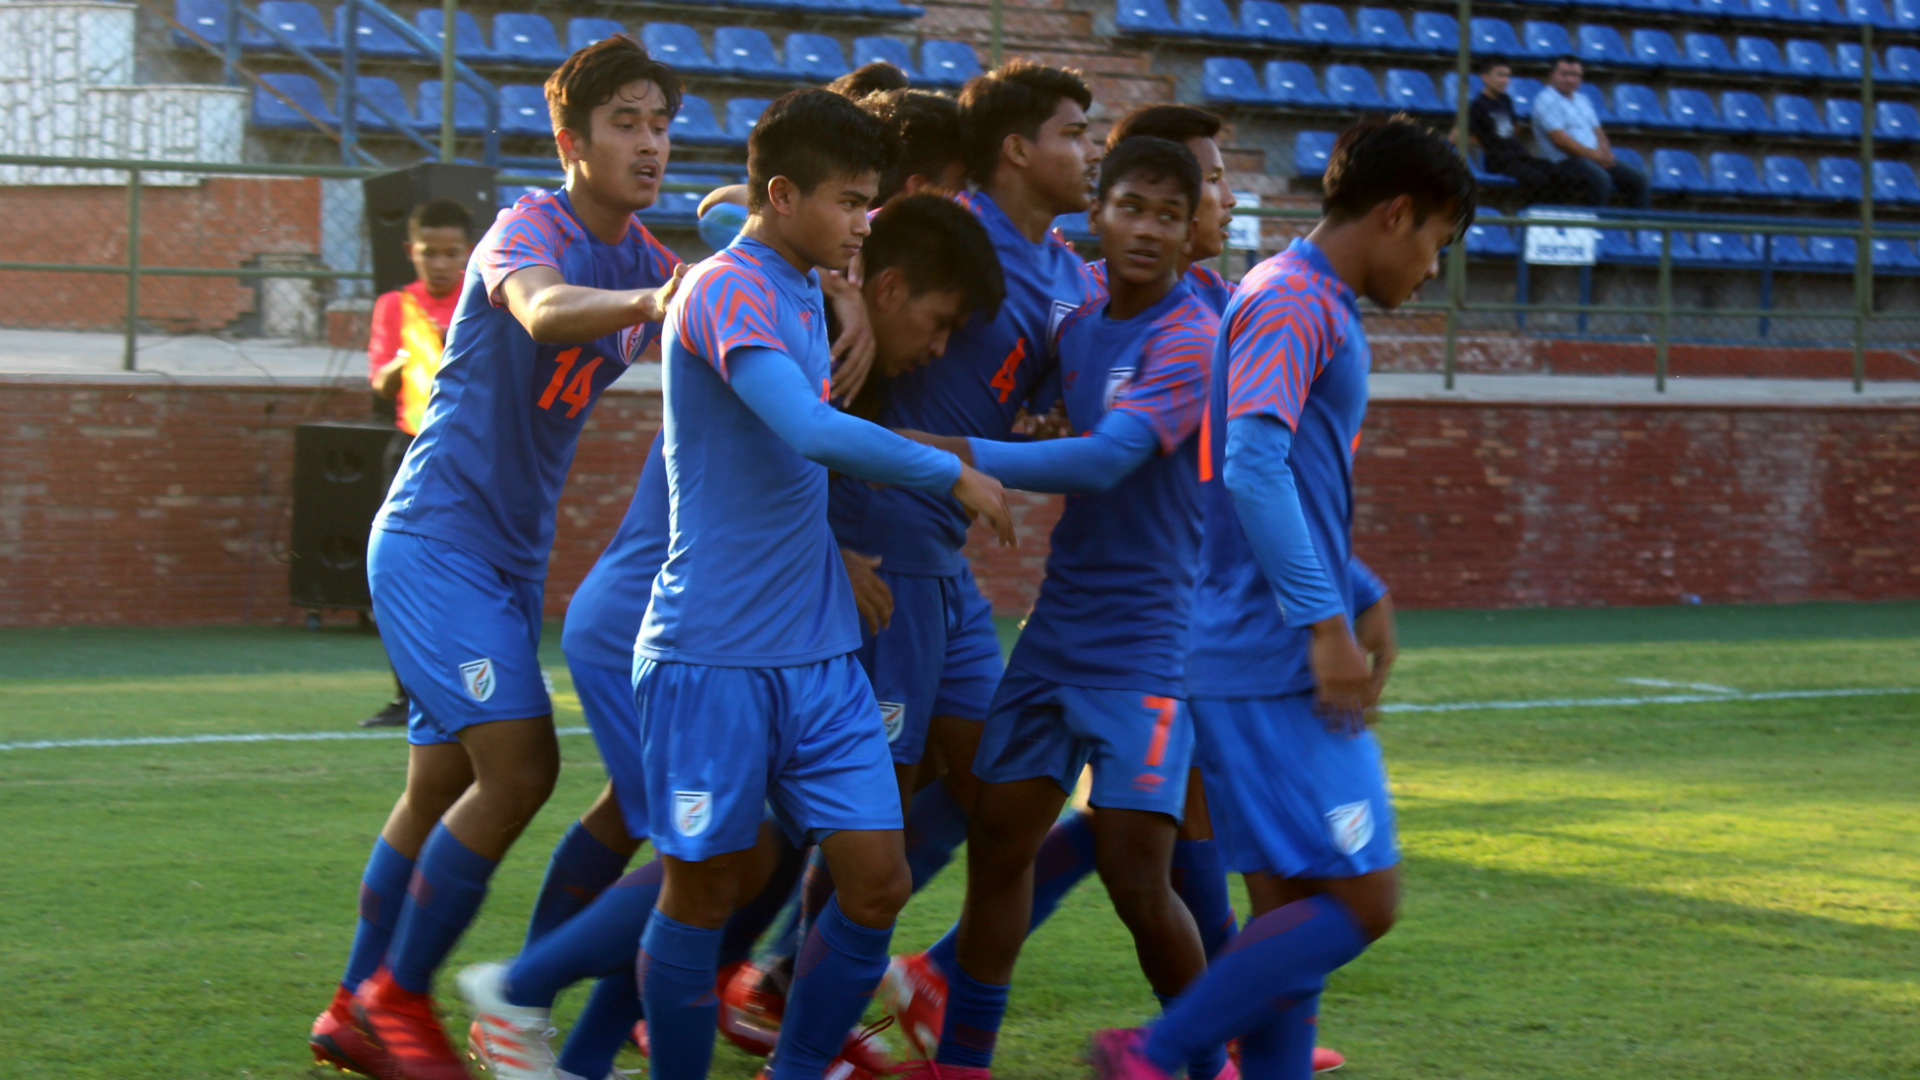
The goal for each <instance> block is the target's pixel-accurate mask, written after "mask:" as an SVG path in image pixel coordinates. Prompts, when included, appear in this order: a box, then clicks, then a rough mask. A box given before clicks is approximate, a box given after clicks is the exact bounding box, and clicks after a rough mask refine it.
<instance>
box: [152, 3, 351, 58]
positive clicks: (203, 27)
mask: <svg viewBox="0 0 1920 1080" xmlns="http://www.w3.org/2000/svg"><path fill="white" fill-rule="evenodd" d="M316 14H317V12H316ZM173 21H174V22H177V23H179V24H180V25H181V26H183V27H186V29H187V30H191V31H193V32H194V33H195V34H198V35H200V36H201V37H202V38H204V39H206V40H207V41H208V42H210V43H212V44H214V45H219V44H221V43H223V42H225V41H226V40H227V5H226V3H225V0H173ZM234 32H235V33H236V34H238V35H239V36H240V38H241V40H243V41H244V40H245V39H246V36H247V34H246V24H245V23H238V24H237V26H236V29H235V31H234ZM173 43H174V44H175V45H177V46H179V47H180V48H182V49H191V48H193V47H194V40H193V38H192V37H190V36H189V35H188V34H187V33H186V32H185V31H182V30H178V29H176V30H174V32H173Z"/></svg>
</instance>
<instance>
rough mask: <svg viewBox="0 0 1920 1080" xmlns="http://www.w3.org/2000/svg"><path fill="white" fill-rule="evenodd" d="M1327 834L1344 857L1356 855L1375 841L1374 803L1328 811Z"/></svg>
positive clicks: (1360, 803) (1352, 805)
mask: <svg viewBox="0 0 1920 1080" xmlns="http://www.w3.org/2000/svg"><path fill="white" fill-rule="evenodd" d="M1327 833H1328V835H1330V836H1331V837H1332V838H1333V846H1334V847H1335V848H1336V849H1338V850H1339V852H1340V854H1342V855H1354V854H1357V853H1359V851H1360V849H1361V848H1364V847H1366V846H1367V842H1368V841H1370V840H1372V839H1373V803H1371V802H1368V801H1366V800H1364V799H1363V800H1361V801H1360V802H1351V803H1348V804H1346V805H1345V806H1336V807H1334V808H1333V809H1331V810H1329V811H1327Z"/></svg>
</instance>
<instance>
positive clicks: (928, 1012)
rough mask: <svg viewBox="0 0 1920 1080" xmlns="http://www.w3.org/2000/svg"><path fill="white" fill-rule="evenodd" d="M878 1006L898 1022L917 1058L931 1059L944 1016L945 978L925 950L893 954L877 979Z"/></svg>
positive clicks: (945, 1015)
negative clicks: (880, 977) (903, 954)
mask: <svg viewBox="0 0 1920 1080" xmlns="http://www.w3.org/2000/svg"><path fill="white" fill-rule="evenodd" d="M880 1006H881V1008H884V1009H885V1010H887V1015H889V1016H891V1017H893V1018H894V1019H895V1020H898V1021H899V1022H900V1034H901V1036H902V1037H903V1038H905V1039H906V1040H907V1046H908V1047H910V1048H911V1049H912V1051H913V1056H914V1057H916V1058H924V1059H925V1060H927V1061H932V1060H933V1056H934V1053H935V1052H936V1051H937V1050H939V1049H940V1028H941V1026H942V1025H943V1024H944V1023H945V1022H946V1017H947V977H946V976H945V975H944V974H942V973H941V971H940V968H939V966H938V965H936V964H934V962H933V961H931V960H929V959H927V954H926V953H912V954H909V955H907V956H896V957H894V958H893V960H892V962H891V963H889V964H888V965H887V974H886V977H885V978H883V979H881V980H880Z"/></svg>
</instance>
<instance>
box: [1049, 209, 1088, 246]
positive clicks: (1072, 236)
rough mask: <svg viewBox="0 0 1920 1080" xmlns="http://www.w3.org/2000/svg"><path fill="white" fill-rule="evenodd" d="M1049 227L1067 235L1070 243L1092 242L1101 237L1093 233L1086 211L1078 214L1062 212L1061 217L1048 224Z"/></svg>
mask: <svg viewBox="0 0 1920 1080" xmlns="http://www.w3.org/2000/svg"><path fill="white" fill-rule="evenodd" d="M1047 228H1048V229H1049V230H1051V231H1054V232H1058V233H1059V234H1060V235H1061V236H1064V237H1066V238H1067V242H1068V243H1070V244H1090V243H1094V242H1096V241H1097V240H1098V239H1099V238H1098V237H1096V236H1095V235H1094V234H1093V228H1092V226H1090V225H1088V224H1087V215H1086V212H1085V211H1082V212H1080V213H1076V214H1061V215H1060V216H1059V217H1056V218H1054V219H1053V224H1051V225H1049V226H1047Z"/></svg>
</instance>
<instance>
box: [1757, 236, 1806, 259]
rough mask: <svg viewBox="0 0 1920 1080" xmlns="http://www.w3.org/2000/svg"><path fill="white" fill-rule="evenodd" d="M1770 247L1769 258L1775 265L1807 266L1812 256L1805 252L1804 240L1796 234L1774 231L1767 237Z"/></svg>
mask: <svg viewBox="0 0 1920 1080" xmlns="http://www.w3.org/2000/svg"><path fill="white" fill-rule="evenodd" d="M1767 241H1768V246H1769V248H1770V254H1769V258H1770V259H1772V261H1773V264H1774V265H1775V266H1808V265H1811V264H1812V263H1813V256H1812V255H1809V254H1807V245H1806V241H1804V240H1803V239H1801V238H1800V237H1798V236H1789V235H1786V234H1784V233H1775V234H1773V235H1772V236H1769V237H1767Z"/></svg>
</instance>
